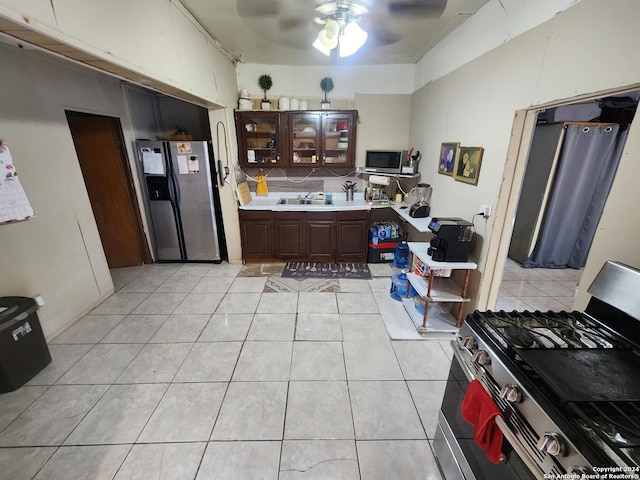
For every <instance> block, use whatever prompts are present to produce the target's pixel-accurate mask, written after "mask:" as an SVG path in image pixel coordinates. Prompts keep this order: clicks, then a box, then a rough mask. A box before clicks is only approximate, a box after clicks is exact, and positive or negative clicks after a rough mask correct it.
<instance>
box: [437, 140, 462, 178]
mask: <svg viewBox="0 0 640 480" xmlns="http://www.w3.org/2000/svg"><path fill="white" fill-rule="evenodd" d="M459 149H460V144H459V143H454V142H447V143H443V144H442V145H441V146H440V161H439V162H438V173H441V174H442V175H453V169H454V167H455V165H456V160H457V158H458V151H459Z"/></svg>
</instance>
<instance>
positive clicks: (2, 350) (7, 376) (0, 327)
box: [0, 297, 51, 393]
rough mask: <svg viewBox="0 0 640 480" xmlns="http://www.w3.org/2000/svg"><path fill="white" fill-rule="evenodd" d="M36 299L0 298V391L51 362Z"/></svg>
mask: <svg viewBox="0 0 640 480" xmlns="http://www.w3.org/2000/svg"><path fill="white" fill-rule="evenodd" d="M37 308H38V307H37V305H36V301H35V300H34V299H33V298H28V297H0V392H2V393H4V392H12V391H14V390H17V389H18V388H20V387H21V386H22V385H24V384H25V383H27V382H28V381H29V380H31V379H32V378H33V377H35V376H36V375H37V374H38V373H39V372H40V371H41V370H42V369H43V368H44V367H46V366H47V365H49V363H51V355H50V354H49V347H47V342H46V341H45V339H44V335H43V334H42V327H41V326H40V321H39V320H38V314H37V313H36V310H37Z"/></svg>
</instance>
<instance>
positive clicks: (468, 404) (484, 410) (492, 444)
mask: <svg viewBox="0 0 640 480" xmlns="http://www.w3.org/2000/svg"><path fill="white" fill-rule="evenodd" d="M461 410H462V418H464V419H465V420H466V421H467V422H469V423H470V424H471V425H473V429H474V438H475V441H476V443H477V444H478V446H479V447H480V448H481V449H482V450H486V452H485V453H486V455H487V458H488V459H489V461H491V462H493V463H496V464H497V463H500V458H501V457H502V431H500V429H499V428H498V425H496V422H495V417H496V416H497V415H502V413H501V412H500V410H498V407H496V404H495V403H494V402H493V399H492V398H491V396H490V395H489V394H488V393H487V391H486V390H485V389H484V387H483V386H482V384H481V383H480V382H479V381H478V380H472V381H471V383H470V384H469V388H467V393H465V395H464V399H463V400H462V408H461Z"/></svg>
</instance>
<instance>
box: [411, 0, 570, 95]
mask: <svg viewBox="0 0 640 480" xmlns="http://www.w3.org/2000/svg"><path fill="white" fill-rule="evenodd" d="M579 1H580V0H536V1H535V2H532V1H531V0H489V1H488V2H487V3H486V4H485V5H484V6H483V7H482V8H480V10H478V12H477V13H476V14H475V15H473V16H472V17H471V18H470V19H468V20H467V21H466V22H464V23H463V24H462V25H461V26H460V27H458V28H457V29H456V30H455V31H454V32H453V33H451V34H450V35H449V36H447V38H445V39H444V40H442V41H441V42H440V43H438V45H436V46H435V47H434V48H432V49H431V50H429V52H427V53H426V54H425V56H424V57H423V58H422V59H420V61H419V62H418V63H417V65H416V76H415V82H414V90H418V89H419V88H421V87H423V86H424V85H426V84H427V83H429V82H432V81H434V80H437V79H438V78H442V77H443V76H445V75H447V74H449V73H451V72H452V71H454V70H456V69H458V68H460V67H462V66H463V65H465V64H466V63H468V62H471V61H473V60H474V59H475V58H478V57H480V56H481V55H484V54H485V53H487V52H490V51H491V50H493V49H494V48H497V47H499V46H500V45H502V44H503V43H506V42H509V41H511V40H513V39H514V38H516V37H517V36H519V35H521V34H523V33H525V32H527V31H529V30H530V29H532V28H534V27H536V26H538V25H540V24H542V23H544V22H546V21H547V20H549V19H550V18H552V17H553V16H554V15H556V14H558V13H559V12H561V11H563V10H566V9H567V8H569V7H570V6H571V5H574V4H576V3H578V2H579Z"/></svg>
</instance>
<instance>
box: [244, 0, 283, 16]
mask: <svg viewBox="0 0 640 480" xmlns="http://www.w3.org/2000/svg"><path fill="white" fill-rule="evenodd" d="M236 7H237V9H238V14H239V15H240V16H241V17H271V16H274V15H278V14H279V13H280V1H279V0H259V1H256V0H237V2H236Z"/></svg>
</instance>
